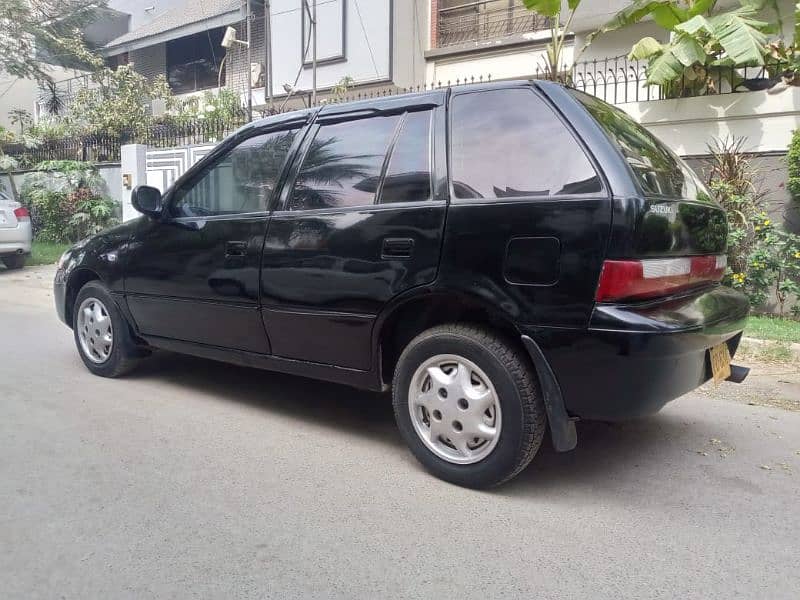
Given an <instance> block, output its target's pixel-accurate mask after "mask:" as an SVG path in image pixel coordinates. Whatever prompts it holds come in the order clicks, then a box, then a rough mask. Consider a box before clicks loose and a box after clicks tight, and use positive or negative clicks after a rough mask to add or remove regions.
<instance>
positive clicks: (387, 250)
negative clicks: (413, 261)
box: [381, 238, 414, 258]
mask: <svg viewBox="0 0 800 600" xmlns="http://www.w3.org/2000/svg"><path fill="white" fill-rule="evenodd" d="M413 253H414V240H412V239H411V238H386V239H384V240H383V247H382V248H381V258H411V255H412V254H413Z"/></svg>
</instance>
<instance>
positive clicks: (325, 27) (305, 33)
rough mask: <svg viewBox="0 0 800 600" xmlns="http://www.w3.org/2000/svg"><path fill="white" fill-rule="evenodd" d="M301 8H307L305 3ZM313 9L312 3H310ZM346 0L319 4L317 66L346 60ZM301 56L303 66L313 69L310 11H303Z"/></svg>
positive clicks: (326, 0) (333, 0) (326, 1)
mask: <svg viewBox="0 0 800 600" xmlns="http://www.w3.org/2000/svg"><path fill="white" fill-rule="evenodd" d="M301 6H305V1H303V2H302V4H301ZM308 7H309V8H310V7H311V2H308ZM346 10H347V2H346V0H325V1H324V2H322V1H318V2H317V64H318V65H319V64H320V63H322V64H325V63H334V62H340V61H344V59H345V23H346V16H345V11H346ZM300 12H301V14H302V20H301V26H300V56H302V57H303V66H304V67H305V68H307V69H308V68H311V66H312V63H311V44H312V41H311V32H312V27H311V24H310V17H309V11H308V10H303V9H301V11H300Z"/></svg>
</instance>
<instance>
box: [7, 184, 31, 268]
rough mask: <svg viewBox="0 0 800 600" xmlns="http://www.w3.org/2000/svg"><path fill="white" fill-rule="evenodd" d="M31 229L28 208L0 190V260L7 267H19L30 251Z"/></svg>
mask: <svg viewBox="0 0 800 600" xmlns="http://www.w3.org/2000/svg"><path fill="white" fill-rule="evenodd" d="M32 241H33V229H32V228H31V216H30V214H29V213H28V209H27V208H25V207H24V206H22V205H21V204H20V203H19V202H16V201H14V200H13V199H12V198H10V197H9V196H7V195H6V194H5V193H4V192H0V260H2V261H3V264H4V265H5V266H6V268H7V269H21V268H22V267H24V266H25V260H26V259H27V258H28V256H29V255H30V253H31V242H32Z"/></svg>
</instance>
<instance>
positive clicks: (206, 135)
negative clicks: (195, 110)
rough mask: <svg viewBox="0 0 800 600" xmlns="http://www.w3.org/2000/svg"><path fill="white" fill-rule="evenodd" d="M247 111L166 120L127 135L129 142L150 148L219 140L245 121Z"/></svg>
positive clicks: (246, 119)
mask: <svg viewBox="0 0 800 600" xmlns="http://www.w3.org/2000/svg"><path fill="white" fill-rule="evenodd" d="M247 121H248V118H247V111H245V110H242V111H241V112H239V113H237V114H234V115H232V116H230V117H228V118H224V119H223V118H202V117H201V118H197V119H194V120H191V121H186V122H177V123H176V122H166V123H161V124H157V125H153V126H151V127H149V128H147V129H146V130H145V131H142V132H140V133H138V134H132V135H130V136H129V140H130V142H129V143H134V142H135V143H138V144H146V145H147V146H150V147H152V148H174V147H177V146H191V145H194V144H207V143H214V142H219V141H221V140H223V139H224V138H226V137H227V136H229V135H230V134H231V133H233V132H234V131H236V130H237V129H239V128H240V127H241V126H242V125H244V124H245V123H247Z"/></svg>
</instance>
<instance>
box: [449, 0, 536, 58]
mask: <svg viewBox="0 0 800 600" xmlns="http://www.w3.org/2000/svg"><path fill="white" fill-rule="evenodd" d="M504 3H505V2H503V1H501V0H484V1H480V2H465V3H464V4H459V5H458V6H453V7H448V8H440V9H439V14H438V21H437V46H438V47H440V48H444V47H447V46H455V45H457V44H466V43H469V42H480V41H484V40H492V39H497V38H501V37H506V36H510V35H514V34H517V33H529V32H531V31H540V30H543V29H548V28H549V27H550V19H548V18H546V17H542V16H540V15H538V14H536V13H534V12H532V11H530V10H528V9H526V8H525V6H523V5H522V4H519V3H518V2H517V1H514V2H509V3H508V5H507V6H503V4H504Z"/></svg>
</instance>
